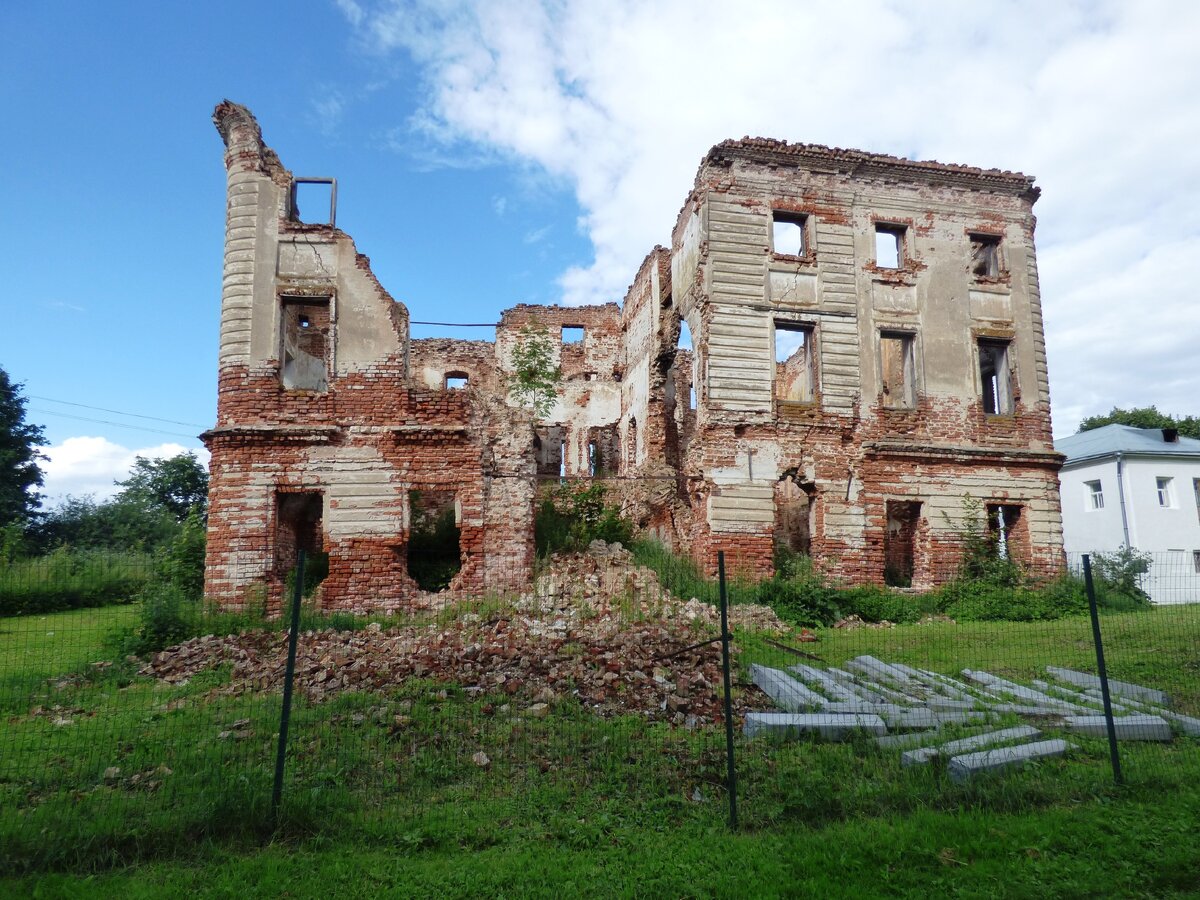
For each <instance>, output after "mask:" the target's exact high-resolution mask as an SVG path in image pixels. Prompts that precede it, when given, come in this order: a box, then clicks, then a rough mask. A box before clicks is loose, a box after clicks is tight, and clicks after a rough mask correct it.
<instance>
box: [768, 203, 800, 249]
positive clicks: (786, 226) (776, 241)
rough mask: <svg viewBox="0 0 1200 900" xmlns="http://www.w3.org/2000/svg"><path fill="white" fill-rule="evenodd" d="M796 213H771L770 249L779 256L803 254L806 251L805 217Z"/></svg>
mask: <svg viewBox="0 0 1200 900" xmlns="http://www.w3.org/2000/svg"><path fill="white" fill-rule="evenodd" d="M806 218H807V217H806V216H803V215H798V214H796V213H788V212H778V211H773V212H772V213H771V249H772V250H773V251H774V252H775V253H778V254H779V255H780V256H804V255H805V254H806V253H807V252H808V241H807V240H806V239H805V238H806V235H805V219H806Z"/></svg>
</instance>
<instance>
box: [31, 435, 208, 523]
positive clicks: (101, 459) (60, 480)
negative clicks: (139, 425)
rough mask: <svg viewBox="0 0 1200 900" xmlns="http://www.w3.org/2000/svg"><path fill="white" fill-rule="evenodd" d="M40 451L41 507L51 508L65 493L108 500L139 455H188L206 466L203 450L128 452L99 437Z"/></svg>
mask: <svg viewBox="0 0 1200 900" xmlns="http://www.w3.org/2000/svg"><path fill="white" fill-rule="evenodd" d="M42 452H43V453H44V454H45V456H46V459H45V461H44V462H42V463H41V469H42V474H43V475H44V476H45V484H44V485H43V486H42V490H41V496H42V505H43V507H48V506H53V505H54V504H55V503H57V502H58V501H59V500H61V499H62V498H63V497H65V496H67V495H68V494H70V495H73V496H83V495H85V494H92V495H94V497H95V499H97V500H104V499H107V498H109V497H111V496H112V495H113V494H115V493H116V492H117V491H118V490H119V488H118V487H117V486H116V484H114V482H115V481H116V480H117V479H118V478H120V479H124V478H125V476H126V475H128V474H129V469H130V467H131V466H133V461H134V459H136V458H137V457H139V456H144V457H146V458H147V459H162V458H165V457H171V456H177V455H179V454H180V453H189V452H192V453H195V454H196V456H197V457H198V458H199V460H200V461H201V462H202V463H204V464H205V465H208V451H207V450H189V448H187V447H184V446H183V445H181V444H174V443H167V444H158V445H157V446H154V447H141V448H139V449H135V450H131V449H130V448H128V447H122V446H121V445H120V444H114V443H113V442H112V441H110V440H108V439H107V438H102V437H71V438H67V439H66V440H65V441H63V442H62V443H61V444H55V445H53V446H51V447H46V448H44V449H43V450H42Z"/></svg>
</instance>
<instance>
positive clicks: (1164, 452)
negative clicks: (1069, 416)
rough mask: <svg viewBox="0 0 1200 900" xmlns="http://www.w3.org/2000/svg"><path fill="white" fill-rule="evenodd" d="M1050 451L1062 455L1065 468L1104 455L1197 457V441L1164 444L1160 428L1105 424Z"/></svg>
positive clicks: (1199, 454) (1058, 443) (1199, 449)
mask: <svg viewBox="0 0 1200 900" xmlns="http://www.w3.org/2000/svg"><path fill="white" fill-rule="evenodd" d="M1054 449H1055V450H1057V451H1058V452H1059V453H1064V454H1066V457H1067V462H1066V465H1068V466H1069V465H1070V464H1071V463H1075V462H1083V461H1084V460H1088V459H1101V458H1103V457H1105V456H1115V455H1116V454H1118V453H1120V454H1121V455H1123V456H1182V457H1198V458H1200V441H1198V440H1196V439H1195V438H1188V437H1181V438H1179V439H1178V440H1177V441H1173V442H1167V441H1166V440H1165V439H1164V438H1163V433H1162V429H1161V428H1134V427H1132V426H1130V425H1105V426H1104V427H1103V428H1094V429H1092V430H1091V431H1081V432H1079V434H1073V435H1071V436H1070V437H1065V438H1059V439H1058V440H1057V441H1055V442H1054Z"/></svg>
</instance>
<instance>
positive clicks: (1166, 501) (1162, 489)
mask: <svg viewBox="0 0 1200 900" xmlns="http://www.w3.org/2000/svg"><path fill="white" fill-rule="evenodd" d="M1174 480H1175V479H1173V478H1161V477H1160V478H1155V479H1154V487H1155V490H1156V491H1157V493H1158V505H1159V506H1161V507H1163V508H1169V507H1172V506H1174V505H1175V491H1174V485H1173V484H1172V482H1173V481H1174Z"/></svg>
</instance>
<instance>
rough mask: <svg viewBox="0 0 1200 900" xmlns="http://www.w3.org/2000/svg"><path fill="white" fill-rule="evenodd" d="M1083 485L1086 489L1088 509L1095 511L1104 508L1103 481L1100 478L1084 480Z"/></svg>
mask: <svg viewBox="0 0 1200 900" xmlns="http://www.w3.org/2000/svg"><path fill="white" fill-rule="evenodd" d="M1083 485H1084V487H1086V488H1087V489H1088V494H1087V509H1088V511H1089V512H1095V511H1096V510H1101V509H1104V483H1103V482H1102V481H1100V480H1096V481H1085V482H1084V483H1083Z"/></svg>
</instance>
